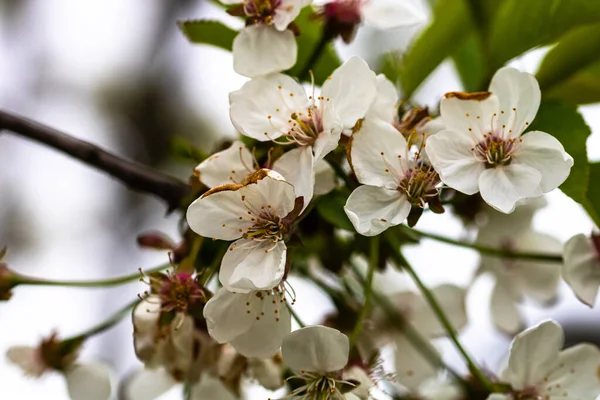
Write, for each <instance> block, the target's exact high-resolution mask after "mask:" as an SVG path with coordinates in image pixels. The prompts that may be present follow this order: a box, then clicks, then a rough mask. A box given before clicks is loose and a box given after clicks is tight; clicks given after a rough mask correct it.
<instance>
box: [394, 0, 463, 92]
mask: <svg viewBox="0 0 600 400" xmlns="http://www.w3.org/2000/svg"><path fill="white" fill-rule="evenodd" d="M472 28H473V24H472V21H471V16H470V13H469V9H468V8H467V4H466V3H465V0H438V1H437V2H436V4H435V7H434V9H433V22H432V24H431V25H429V26H428V27H427V28H426V29H425V30H424V31H423V33H422V34H421V35H420V36H419V37H418V38H417V39H416V40H415V41H414V42H413V44H412V45H411V47H410V48H409V50H408V51H407V53H406V55H405V57H404V62H403V65H402V69H401V78H402V89H403V91H404V96H405V97H407V98H408V97H410V96H411V95H412V93H413V92H414V91H415V90H416V89H417V88H418V87H419V85H420V84H421V83H422V82H423V81H424V80H425V78H427V77H428V76H429V74H431V73H432V72H433V71H434V70H435V69H436V68H437V66H438V65H439V64H440V63H441V62H442V61H444V60H445V59H446V58H447V57H448V56H450V55H451V54H453V53H454V51H455V50H457V49H458V48H459V46H460V45H461V44H462V43H463V42H464V41H465V40H466V38H467V37H468V35H469V33H470V32H471V30H472Z"/></svg>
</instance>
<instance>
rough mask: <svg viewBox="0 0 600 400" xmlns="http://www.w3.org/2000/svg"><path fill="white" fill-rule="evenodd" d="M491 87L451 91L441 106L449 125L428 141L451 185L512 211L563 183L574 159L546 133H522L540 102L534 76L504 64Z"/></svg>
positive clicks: (432, 155) (433, 157) (437, 166)
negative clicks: (524, 202) (523, 201)
mask: <svg viewBox="0 0 600 400" xmlns="http://www.w3.org/2000/svg"><path fill="white" fill-rule="evenodd" d="M489 90H490V92H481V93H472V94H466V93H448V94H446V96H445V98H444V99H442V102H441V105H440V112H441V116H442V119H443V122H444V125H445V127H446V129H445V130H443V131H441V132H438V133H437V134H436V135H434V136H431V137H430V138H429V139H428V140H427V146H426V151H427V155H428V156H429V159H430V160H431V163H432V164H433V166H434V167H435V169H436V170H437V171H438V173H439V174H440V177H441V178H442V181H443V182H444V183H445V184H446V185H448V186H450V187H452V188H454V189H456V190H458V191H460V192H463V193H465V194H468V195H472V194H475V193H477V192H480V193H481V197H483V199H484V200H485V201H486V203H488V204H489V205H490V206H492V207H494V208H495V209H497V210H499V211H501V212H503V213H510V212H512V211H513V210H514V208H515V205H516V203H517V201H519V200H521V199H525V198H531V197H538V196H541V195H542V194H543V193H548V192H550V191H552V190H554V189H556V188H557V187H558V186H559V185H560V184H562V183H563V182H564V181H565V179H567V177H568V176H569V172H570V169H571V167H572V166H573V158H571V156H570V155H568V154H567V153H566V152H565V150H564V148H563V146H562V144H561V143H560V142H559V141H558V140H557V139H556V138H554V137H553V136H551V135H549V134H547V133H544V132H540V131H533V132H528V133H527V134H525V135H523V132H524V131H525V129H527V127H528V126H529V124H530V123H531V122H532V121H533V119H534V117H535V115H536V113H537V110H538V108H539V104H540V97H541V93H540V89H539V86H538V83H537V81H536V80H535V78H534V77H533V76H532V75H530V74H528V73H524V72H519V71H518V70H516V69H514V68H502V69H500V70H499V71H498V72H497V73H496V74H495V75H494V77H493V79H492V82H491V84H490V88H489Z"/></svg>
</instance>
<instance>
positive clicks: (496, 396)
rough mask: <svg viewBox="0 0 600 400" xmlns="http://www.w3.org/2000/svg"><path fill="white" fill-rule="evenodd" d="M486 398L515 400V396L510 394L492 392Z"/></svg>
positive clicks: (488, 399)
mask: <svg viewBox="0 0 600 400" xmlns="http://www.w3.org/2000/svg"><path fill="white" fill-rule="evenodd" d="M486 400H514V398H513V396H512V395H510V394H504V393H492V394H490V395H489V396H488V398H487V399H486Z"/></svg>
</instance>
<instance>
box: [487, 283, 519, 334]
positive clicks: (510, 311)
mask: <svg viewBox="0 0 600 400" xmlns="http://www.w3.org/2000/svg"><path fill="white" fill-rule="evenodd" d="M490 307H491V313H492V322H493V323H494V325H495V326H496V328H498V329H500V330H501V331H503V332H506V333H508V334H515V333H517V332H519V331H520V330H522V329H523V320H522V318H521V315H520V314H519V309H518V308H517V304H516V303H515V301H514V299H513V297H512V296H511V295H510V293H509V291H508V290H507V289H506V288H505V287H504V286H502V285H500V284H499V283H498V282H496V284H495V285H494V289H492V297H491V299H490Z"/></svg>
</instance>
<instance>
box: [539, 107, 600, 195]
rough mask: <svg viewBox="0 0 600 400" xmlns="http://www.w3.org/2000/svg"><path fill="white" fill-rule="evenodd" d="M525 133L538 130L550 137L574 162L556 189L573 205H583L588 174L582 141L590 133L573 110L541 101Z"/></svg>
mask: <svg viewBox="0 0 600 400" xmlns="http://www.w3.org/2000/svg"><path fill="white" fill-rule="evenodd" d="M529 130H530V131H532V130H539V131H543V132H546V133H549V134H550V135H552V136H554V137H555V138H557V139H558V140H559V141H560V142H561V143H562V145H563V146H564V148H565V150H566V152H567V153H569V154H570V155H571V157H573V159H574V160H575V163H574V165H573V168H571V174H570V175H569V177H568V178H567V180H566V181H565V182H564V183H563V184H562V185H561V186H560V189H561V190H562V191H563V192H564V193H565V194H566V195H567V196H569V197H571V198H572V199H573V200H575V201H576V202H578V203H584V202H585V200H586V190H587V186H588V180H589V174H590V169H589V164H588V161H587V150H586V141H587V138H588V136H589V135H590V134H591V130H590V128H589V127H588V126H587V124H586V123H585V120H584V119H583V117H582V116H581V114H580V113H579V112H578V111H577V107H576V106H574V105H571V104H566V103H561V102H555V101H545V102H542V104H541V106H540V109H539V111H538V113H537V116H536V117H535V119H534V120H533V123H532V124H531V128H530V129H529Z"/></svg>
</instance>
